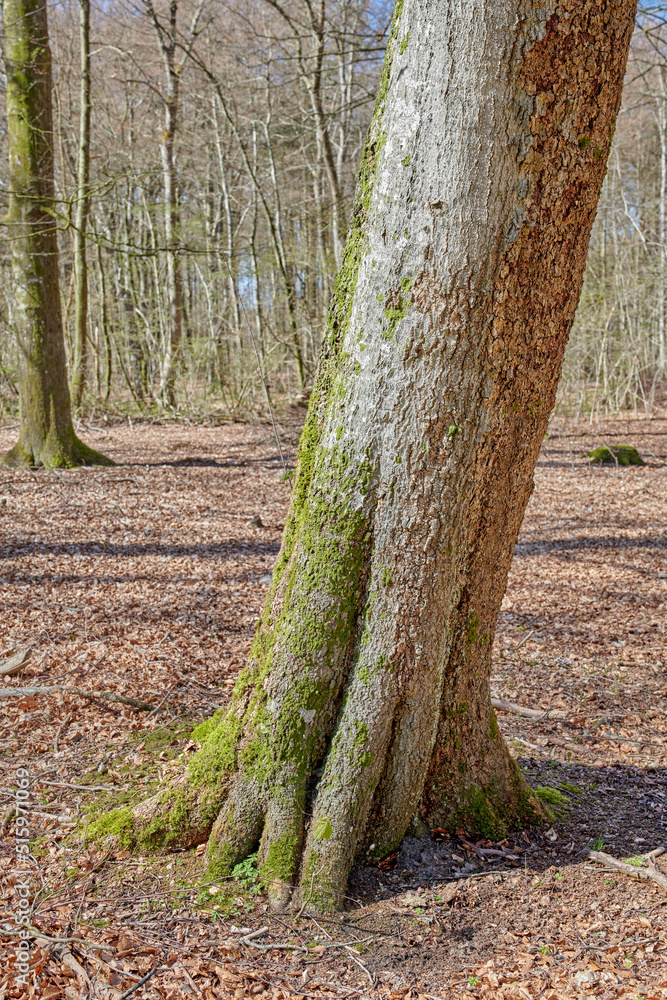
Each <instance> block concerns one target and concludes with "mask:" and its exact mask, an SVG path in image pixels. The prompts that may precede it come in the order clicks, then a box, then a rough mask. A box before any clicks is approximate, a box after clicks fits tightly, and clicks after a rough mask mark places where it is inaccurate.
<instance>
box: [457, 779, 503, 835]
mask: <svg viewBox="0 0 667 1000" xmlns="http://www.w3.org/2000/svg"><path fill="white" fill-rule="evenodd" d="M465 812H466V813H467V815H468V817H469V819H468V822H469V823H470V822H471V821H472V823H473V829H474V831H475V832H476V833H481V834H482V835H483V836H484V837H489V838H490V839H491V840H498V839H499V838H501V837H504V836H505V834H506V833H507V824H506V823H505V822H504V821H503V819H502V818H501V817H500V816H499V815H498V813H497V811H496V809H495V807H494V805H493V802H492V799H491V797H489V795H487V794H486V793H485V792H484V791H483V790H482V789H481V788H480V787H479V786H478V785H471V786H470V787H469V788H468V790H467V792H466V795H465Z"/></svg>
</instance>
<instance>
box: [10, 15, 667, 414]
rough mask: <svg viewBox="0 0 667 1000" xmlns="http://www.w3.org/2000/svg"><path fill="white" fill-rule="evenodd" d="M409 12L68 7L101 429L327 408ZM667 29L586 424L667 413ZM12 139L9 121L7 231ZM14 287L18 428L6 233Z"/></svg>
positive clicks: (599, 320) (59, 137)
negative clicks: (353, 224) (138, 420)
mask: <svg viewBox="0 0 667 1000" xmlns="http://www.w3.org/2000/svg"><path fill="white" fill-rule="evenodd" d="M392 6H393V5H392V4H390V3H389V2H387V0H317V2H314V0H285V2H284V3H281V2H278V0H231V2H225V3H220V2H217V0H216V2H213V0H157V2H155V3H154V2H153V0H137V2H136V3H134V2H131V0H114V2H111V3H105V4H101V5H97V6H95V7H92V8H91V7H90V5H89V0H63V2H61V3H59V4H57V5H55V4H54V5H53V6H50V9H49V16H50V33H51V49H52V58H53V81H54V124H55V136H56V140H55V141H56V148H55V150H54V152H55V161H56V204H55V206H54V212H55V213H56V218H57V220H58V223H59V250H60V268H61V296H62V302H63V316H64V321H65V330H66V342H67V348H68V355H69V365H70V372H71V377H72V383H73V385H72V388H73V402H74V403H75V405H76V409H77V410H78V411H79V413H86V414H89V415H91V414H95V413H100V412H108V413H116V414H119V415H120V414H146V415H165V414H168V413H171V414H188V415H190V416H202V417H204V416H206V417H210V416H220V417H232V418H243V417H247V416H249V415H250V414H260V415H261V414H263V413H265V410H266V395H267V390H268V394H269V395H270V397H271V399H272V401H273V403H274V404H275V405H276V406H277V407H278V409H280V408H282V407H284V406H285V405H289V404H291V403H294V402H298V401H299V400H302V399H305V398H306V396H307V393H308V389H309V386H310V384H311V381H312V377H313V374H314V369H315V365H316V362H317V356H318V351H319V346H320V342H321V337H322V331H323V328H324V325H325V317H326V311H327V306H328V301H329V298H330V295H331V292H332V288H333V282H334V278H335V275H336V271H337V268H338V265H339V263H340V260H341V253H342V245H343V241H344V238H345V231H346V225H347V217H348V212H349V209H350V205H351V201H352V196H353V192H354V184H355V177H356V170H357V165H358V161H359V158H360V155H361V150H362V147H363V143H364V138H365V134H366V130H367V126H368V123H369V120H370V116H371V113H372V108H373V100H374V95H375V92H376V89H377V85H378V80H379V76H380V71H381V66H382V58H383V54H384V46H385V41H386V32H387V28H388V24H389V18H390V16H391V10H392ZM665 13H667V7H664V8H663V7H661V6H660V5H655V4H652V5H648V6H646V7H645V8H644V10H643V11H642V13H641V14H640V18H639V21H638V28H637V32H636V35H635V39H634V42H633V45H632V49H631V54H630V61H629V64H628V74H627V81H626V87H625V92H624V98H623V105H622V109H621V112H620V114H619V116H618V120H617V127H616V133H615V138H614V145H613V148H612V153H611V157H610V160H609V171H608V175H607V179H606V181H605V184H604V187H603V191H602V194H601V198H600V204H599V210H598V215H597V220H596V223H595V227H594V230H593V234H592V239H591V248H590V252H589V258H588V266H587V271H586V280H585V285H584V291H583V295H582V299H581V303H580V307H579V311H578V314H577V319H576V323H575V327H574V329H573V332H572V335H571V338H570V346H569V349H568V353H567V355H566V361H565V369H564V378H563V380H562V383H561V389H560V405H561V408H563V409H565V410H566V411H567V412H571V413H573V414H575V415H577V416H583V415H590V416H591V417H595V416H600V415H603V414H605V413H610V412H616V411H618V410H621V409H626V408H639V409H642V410H644V409H648V410H651V409H653V408H654V407H656V406H659V405H661V404H663V403H664V390H665V382H666V371H667V292H666V290H665V279H666V278H667V20H666V19H665V16H664V15H665ZM88 16H89V17H90V35H89V49H90V52H89V60H90V74H89V77H90V80H89V86H88V85H86V81H85V74H83V75H82V71H81V67H82V55H84V56H85V49H86V47H87V46H86V37H87V35H86V28H85V25H86V21H87V18H88ZM84 64H85V58H84ZM82 80H83V83H82ZM4 83H5V81H4V77H3V79H2V81H1V84H2V87H3V89H4ZM2 104H3V106H4V100H3V101H2ZM6 140H7V135H6V121H5V119H4V117H3V119H2V121H0V143H1V144H2V151H1V155H2V160H3V168H2V172H1V173H0V201H1V202H2V206H1V211H2V215H3V216H4V215H5V213H6V208H7V204H6V202H7V183H6V179H4V178H6ZM585 142H586V137H585V136H582V137H581V140H580V143H585ZM82 157H83V160H84V162H85V161H88V163H89V168H88V169H89V173H88V176H87V177H86V176H85V175H82V172H81V163H82ZM82 234H83V237H84V240H83V242H82ZM77 254H78V255H79V258H80V259H82V260H83V261H84V263H85V275H86V283H87V288H88V296H87V299H88V301H87V309H86V315H85V322H84V324H83V326H84V328H85V337H84V338H83V341H82V342H81V341H78V342H77V336H76V329H77V310H78V309H79V308H80V306H79V302H80V295H79V294H77V269H76V268H75V266H74V264H75V259H76V256H77ZM0 269H1V274H2V281H1V283H0V289H1V290H0V413H1V414H2V416H4V417H5V419H7V418H10V419H11V418H13V417H14V416H15V415H16V413H17V409H18V366H19V356H18V348H17V344H16V337H15V335H14V330H13V309H14V297H13V294H12V276H11V259H10V248H9V233H8V231H7V228H6V227H4V235H3V237H2V238H0ZM263 380H264V381H265V385H263Z"/></svg>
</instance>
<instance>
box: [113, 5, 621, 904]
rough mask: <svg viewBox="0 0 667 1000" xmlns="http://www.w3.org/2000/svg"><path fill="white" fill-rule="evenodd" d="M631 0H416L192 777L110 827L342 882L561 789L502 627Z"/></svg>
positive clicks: (281, 879) (281, 880) (326, 887)
mask: <svg viewBox="0 0 667 1000" xmlns="http://www.w3.org/2000/svg"><path fill="white" fill-rule="evenodd" d="M634 13H635V4H634V2H633V0H623V2H620V0H580V2H578V3H577V4H576V6H575V8H574V9H573V5H572V4H571V3H570V2H569V0H550V2H549V3H547V4H544V5H541V6H540V7H539V8H537V7H535V6H534V5H533V4H529V3H525V2H524V0H511V2H508V3H505V4H502V5H500V6H499V5H498V4H497V3H494V2H492V0H457V2H452V3H448V4H438V5H434V4H432V3H430V2H428V0H405V2H404V3H403V2H402V0H399V2H398V3H397V5H396V9H395V12H394V19H393V24H392V29H391V33H390V39H389V44H388V49H387V55H386V61H385V67H384V71H383V76H382V80H381V84H380V89H379V93H378V97H377V104H376V110H375V115H374V118H373V123H372V127H371V130H370V134H369V136H368V140H367V143H366V147H365V150H364V155H363V161H362V166H361V171H360V176H359V182H358V189H357V198H356V204H355V208H354V212H353V219H352V227H351V231H350V234H349V236H348V240H347V244H346V249H345V255H344V259H343V264H342V267H341V270H340V273H339V275H338V280H337V285H336V290H335V293H334V298H333V301H332V304H331V308H330V314H329V328H328V333H327V338H326V344H325V352H324V356H323V358H322V361H321V363H320V368H319V373H318V378H317V381H316V384H315V387H314V390H313V394H312V397H311V403H310V408H309V413H308V418H307V422H306V426H305V429H304V432H303V435H302V438H301V443H300V448H299V467H298V473H297V478H296V482H295V486H294V493H293V499H292V505H291V508H290V512H289V515H288V519H287V524H286V527H285V533H284V537H283V545H282V551H281V556H280V558H279V560H278V563H277V565H276V568H275V570H274V576H273V582H272V585H271V588H270V591H269V595H268V598H267V603H266V606H265V609H264V612H263V614H262V617H261V620H260V624H259V627H258V631H257V634H256V637H255V641H254V644H253V647H252V650H251V655H250V659H249V663H248V666H247V667H246V669H245V670H244V671H243V673H242V674H241V676H240V678H239V681H238V683H237V686H236V688H235V691H234V695H233V700H232V704H231V706H230V708H229V709H228V710H227V711H225V712H221V713H219V714H218V715H217V716H216V717H214V718H213V719H212V720H210V722H208V723H206V724H205V725H204V726H203V727H201V728H200V730H199V732H198V733H197V737H196V738H198V739H199V740H200V741H201V742H202V748H201V750H200V751H199V753H198V754H197V755H196V756H195V757H194V758H193V760H192V761H191V763H190V766H189V771H188V774H187V775H186V776H185V777H184V779H183V783H182V784H181V785H180V786H179V787H172V788H169V789H167V790H165V791H164V792H163V793H161V795H160V796H158V797H157V798H156V799H154V800H151V801H150V802H148V803H144V804H143V805H142V806H140V807H138V808H137V809H136V810H135V811H134V813H131V812H129V811H127V812H125V813H122V812H121V814H118V815H116V816H115V818H114V822H115V823H116V825H117V826H119V827H121V828H122V829H124V830H126V831H127V830H129V829H130V828H131V827H135V828H136V827H137V826H138V830H137V831H136V832H137V833H138V835H139V836H140V837H142V838H143V839H144V840H145V841H147V842H149V843H152V844H159V843H161V844H169V843H176V842H179V843H187V842H190V843H191V842H195V841H196V840H197V839H201V838H203V837H205V836H206V835H208V833H209V829H210V837H209V856H210V858H211V862H212V865H213V870H214V871H217V872H223V871H229V870H230V866H232V865H233V864H235V863H236V862H237V861H239V860H240V859H242V858H243V857H245V856H246V855H247V854H248V853H250V851H251V850H252V849H253V848H254V847H255V846H256V845H257V843H259V845H260V847H259V858H260V867H261V872H262V876H263V879H264V881H265V883H266V884H267V885H268V887H269V893H270V898H271V900H272V902H273V904H274V905H276V906H282V905H285V903H286V902H287V900H288V899H289V897H290V894H291V887H292V886H293V884H294V882H295V881H297V882H299V883H300V885H301V888H302V892H303V894H304V896H305V901H306V902H309V903H310V904H311V905H315V906H317V907H321V908H331V907H334V906H336V905H337V904H338V903H339V902H340V899H341V896H342V894H343V892H344V890H345V885H346V880H347V876H348V873H349V870H350V867H351V865H352V863H353V861H354V859H355V857H358V856H360V855H361V856H368V855H369V854H370V855H376V854H379V855H382V854H383V853H385V852H387V851H388V850H390V849H391V848H393V847H395V846H396V845H397V844H398V843H399V842H400V840H401V839H402V837H403V835H404V833H405V832H406V830H407V828H408V826H409V825H410V823H411V822H412V821H413V820H414V819H415V817H416V818H417V821H419V819H420V818H421V819H423V820H425V821H426V822H427V823H428V824H432V825H438V826H442V825H448V826H450V827H453V826H454V824H456V825H459V824H460V825H463V826H465V828H466V829H467V830H469V831H471V832H472V831H478V832H483V833H486V834H492V835H500V834H502V833H503V832H504V831H505V830H506V829H507V828H508V827H509V826H511V825H516V824H521V823H526V822H530V821H534V820H536V819H538V818H540V817H543V816H544V815H545V814H544V811H543V808H542V807H541V805H540V803H539V802H538V800H537V799H536V798H535V797H534V796H533V795H532V794H531V792H530V790H529V788H528V787H527V786H526V785H525V783H524V781H523V779H522V777H521V775H520V772H519V770H518V767H517V766H516V764H515V762H514V760H513V759H512V757H511V756H510V754H509V751H508V749H507V747H506V745H505V743H504V741H503V739H502V737H501V736H500V733H499V731H498V726H497V724H496V720H495V716H494V714H493V710H492V708H491V704H490V697H489V668H490V651H491V647H492V642H493V635H494V630H495V625H496V619H497V615H498V611H499V607H500V601H501V599H502V595H503V592H504V589H505V585H506V580H507V574H508V570H509V566H510V562H511V559H512V554H513V549H514V544H515V542H516V538H517V535H518V531H519V527H520V525H521V521H522V518H523V514H524V510H525V507H526V504H527V502H528V499H529V497H530V494H531V490H532V485H533V471H534V467H535V463H536V460H537V456H538V452H539V448H540V443H541V441H542V438H543V436H544V432H545V429H546V425H547V420H548V416H549V413H550V411H551V408H552V406H553V403H554V396H555V391H556V386H557V383H558V378H559V374H560V369H561V363H562V358H563V352H564V349H565V345H566V341H567V336H568V332H569V329H570V326H571V323H572V319H573V316H574V311H575V308H576V304H577V300H578V297H579V293H580V289H581V282H582V275H583V270H584V265H585V260H586V251H587V247H588V240H589V234H590V230H591V225H592V222H593V218H594V214H595V209H596V205H597V199H598V193H599V190H600V185H601V183H602V180H603V178H604V173H605V167H606V159H607V154H608V151H609V144H610V141H611V136H612V134H613V129H614V121H615V115H616V112H617V110H618V106H619V102H620V97H621V88H622V81H623V72H624V68H625V60H626V55H627V49H628V44H629V40H630V36H631V33H632V27H633V22H634ZM214 818H215V819H214ZM211 823H213V825H212V828H211ZM140 831H142V832H140Z"/></svg>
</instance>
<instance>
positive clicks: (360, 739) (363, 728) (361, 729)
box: [353, 719, 368, 747]
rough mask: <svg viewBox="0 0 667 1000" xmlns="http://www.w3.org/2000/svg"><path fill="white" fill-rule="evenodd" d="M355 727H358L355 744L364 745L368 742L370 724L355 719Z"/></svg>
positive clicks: (356, 745) (357, 745)
mask: <svg viewBox="0 0 667 1000" xmlns="http://www.w3.org/2000/svg"><path fill="white" fill-rule="evenodd" d="M354 728H355V729H356V732H357V735H356V736H355V737H354V744H353V745H354V746H355V747H362V746H363V745H364V744H365V743H367V742H368V726H367V725H366V723H365V722H359V721H358V719H355V720H354Z"/></svg>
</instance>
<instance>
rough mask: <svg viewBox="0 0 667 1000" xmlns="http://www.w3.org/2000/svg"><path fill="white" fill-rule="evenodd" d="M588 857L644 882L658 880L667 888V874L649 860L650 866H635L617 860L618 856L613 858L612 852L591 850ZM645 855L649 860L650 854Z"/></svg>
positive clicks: (657, 881) (660, 884) (653, 852)
mask: <svg viewBox="0 0 667 1000" xmlns="http://www.w3.org/2000/svg"><path fill="white" fill-rule="evenodd" d="M658 850H659V848H658ZM650 853H651V855H653V857H657V854H656V853H655V851H651V852H650ZM588 857H589V858H590V859H591V860H592V861H599V862H600V863H601V864H604V865H607V866H608V867H609V868H614V869H615V870H616V871H618V872H621V873H622V874H623V875H629V876H630V877H631V878H638V879H642V880H643V881H644V882H656V883H657V884H658V885H659V886H661V887H662V888H663V889H667V875H663V874H662V872H659V871H658V869H657V868H656V866H655V865H654V864H652V863H651V862H649V868H635V866H634V865H629V864H627V863H626V862H625V861H617V860H616V858H612V856H611V854H605V853H604V852H603V851H589V852H588ZM643 857H645V858H646V859H647V860H648V858H649V855H643Z"/></svg>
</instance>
